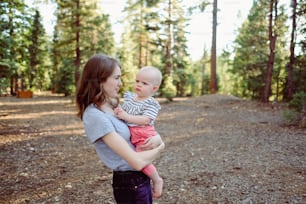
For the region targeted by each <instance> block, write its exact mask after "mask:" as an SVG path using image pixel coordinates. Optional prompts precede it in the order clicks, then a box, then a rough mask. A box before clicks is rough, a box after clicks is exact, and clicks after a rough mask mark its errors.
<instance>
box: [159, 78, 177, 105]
mask: <svg viewBox="0 0 306 204" xmlns="http://www.w3.org/2000/svg"><path fill="white" fill-rule="evenodd" d="M161 95H162V96H164V97H166V98H167V99H168V100H169V101H172V100H173V98H174V97H175V96H176V87H175V86H174V85H173V79H172V77H165V79H164V83H163V87H162V89H161Z"/></svg>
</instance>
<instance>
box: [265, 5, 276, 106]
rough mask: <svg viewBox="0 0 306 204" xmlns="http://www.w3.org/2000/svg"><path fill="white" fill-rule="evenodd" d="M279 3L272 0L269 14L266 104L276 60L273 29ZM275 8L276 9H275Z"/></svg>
mask: <svg viewBox="0 0 306 204" xmlns="http://www.w3.org/2000/svg"><path fill="white" fill-rule="evenodd" d="M277 1H278V0H270V14H269V41H270V44H269V48H270V55H269V60H268V64H267V73H266V83H265V87H264V93H263V98H262V101H263V102H264V103H267V102H269V97H270V94H271V93H270V91H271V83H272V75H273V65H274V59H275V43H276V38H277V31H276V30H275V29H273V26H274V25H275V24H276V22H277ZM273 6H274V9H273ZM273 12H274V21H273Z"/></svg>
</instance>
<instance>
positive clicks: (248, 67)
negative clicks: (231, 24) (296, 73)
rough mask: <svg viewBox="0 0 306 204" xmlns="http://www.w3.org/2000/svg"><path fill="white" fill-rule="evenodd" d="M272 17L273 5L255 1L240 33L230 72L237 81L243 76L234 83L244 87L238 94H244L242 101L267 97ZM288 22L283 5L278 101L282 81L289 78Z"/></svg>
mask: <svg viewBox="0 0 306 204" xmlns="http://www.w3.org/2000/svg"><path fill="white" fill-rule="evenodd" d="M268 15H269V1H264V0H257V1H254V4H253V6H252V8H251V10H250V13H249V15H248V18H247V20H246V21H245V22H244V23H243V24H242V26H241V28H240V29H239V34H238V36H237V38H236V40H235V43H234V46H235V47H234V53H235V57H234V60H233V66H232V68H231V69H230V70H229V71H230V73H231V74H233V77H234V78H237V77H236V76H239V78H240V80H237V81H234V83H235V84H234V87H236V88H239V87H241V88H240V89H241V90H237V91H236V93H240V94H242V95H240V96H242V97H247V98H252V99H260V98H262V96H263V90H264V87H265V80H266V68H267V62H268V55H269V47H268V45H269V44H268V43H267V42H268V41H269V34H268V29H267V28H268V20H267V19H268V18H267V16H268ZM286 19H287V16H286V15H285V12H284V8H283V6H281V5H280V6H279V7H278V21H277V23H276V25H277V28H276V29H277V41H276V51H275V60H274V68H273V69H274V72H273V78H272V86H271V89H272V90H271V91H272V94H273V95H274V97H278V95H277V94H278V93H279V92H281V91H282V89H283V88H284V87H283V86H281V81H284V78H285V75H284V73H285V57H286V50H285V46H284V45H285V42H286V38H285V36H286V35H285V32H286V31H287V26H286V24H285V23H286ZM235 75H236V76H235Z"/></svg>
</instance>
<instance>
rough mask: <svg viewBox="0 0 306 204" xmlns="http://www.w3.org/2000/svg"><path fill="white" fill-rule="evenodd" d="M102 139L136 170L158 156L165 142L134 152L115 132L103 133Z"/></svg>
mask: <svg viewBox="0 0 306 204" xmlns="http://www.w3.org/2000/svg"><path fill="white" fill-rule="evenodd" d="M102 140H103V141H104V142H105V143H106V144H107V145H108V146H109V147H110V148H111V149H112V150H113V151H114V152H116V153H117V154H118V155H119V156H121V157H122V158H123V159H124V160H126V161H127V163H128V164H129V165H130V166H131V167H133V168H134V169H135V170H137V171H140V170H141V169H143V168H144V167H145V166H147V165H148V164H151V163H152V162H153V160H154V159H156V158H157V157H158V155H159V153H160V152H161V150H163V149H164V148H165V144H164V143H163V142H161V143H160V145H159V146H157V147H156V148H154V149H151V150H148V151H143V152H135V151H134V150H133V149H132V148H131V147H130V146H129V145H128V143H127V142H126V141H125V140H124V139H123V138H121V137H120V136H119V135H118V134H117V133H116V132H111V133H109V134H107V135H105V136H104V137H102Z"/></svg>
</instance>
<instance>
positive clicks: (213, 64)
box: [210, 0, 218, 94]
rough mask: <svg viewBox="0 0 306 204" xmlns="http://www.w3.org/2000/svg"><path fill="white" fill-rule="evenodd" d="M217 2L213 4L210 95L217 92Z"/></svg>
mask: <svg viewBox="0 0 306 204" xmlns="http://www.w3.org/2000/svg"><path fill="white" fill-rule="evenodd" d="M217 10H218V6H217V0H214V4H213V26H212V27H213V34H212V44H211V58H210V93H211V94H214V93H216V92H217V76H216V67H217V66H216V44H217Z"/></svg>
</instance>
